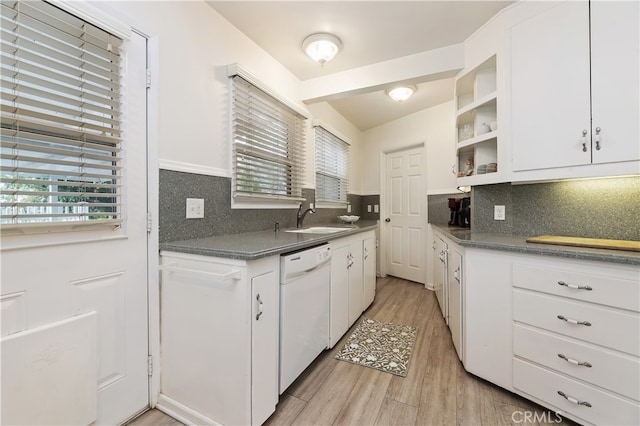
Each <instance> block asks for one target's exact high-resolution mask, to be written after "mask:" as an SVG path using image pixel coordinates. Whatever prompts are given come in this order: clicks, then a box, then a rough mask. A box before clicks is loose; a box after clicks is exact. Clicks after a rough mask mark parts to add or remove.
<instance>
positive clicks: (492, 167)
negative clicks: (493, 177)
mask: <svg viewBox="0 0 640 426" xmlns="http://www.w3.org/2000/svg"><path fill="white" fill-rule="evenodd" d="M497 171H498V164H497V163H489V164H481V165H479V166H478V169H477V170H476V173H477V174H479V175H484V174H486V173H495V172H497Z"/></svg>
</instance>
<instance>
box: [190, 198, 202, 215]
mask: <svg viewBox="0 0 640 426" xmlns="http://www.w3.org/2000/svg"><path fill="white" fill-rule="evenodd" d="M203 217H204V198H187V219H201V218H203Z"/></svg>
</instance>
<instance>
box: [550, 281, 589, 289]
mask: <svg viewBox="0 0 640 426" xmlns="http://www.w3.org/2000/svg"><path fill="white" fill-rule="evenodd" d="M558 285H561V286H564V287H568V288H573V289H575V290H587V291H591V290H593V288H592V287H591V286H588V285H576V284H568V283H566V282H564V281H558Z"/></svg>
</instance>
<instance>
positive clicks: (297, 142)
mask: <svg viewBox="0 0 640 426" xmlns="http://www.w3.org/2000/svg"><path fill="white" fill-rule="evenodd" d="M232 96H233V97H232V127H233V193H234V194H233V195H234V197H236V199H242V198H245V197H248V198H251V197H252V198H260V199H266V200H268V199H271V200H299V199H301V197H302V179H303V166H304V137H305V120H306V119H305V117H303V116H302V115H300V114H299V113H297V112H296V111H294V110H293V109H291V108H289V107H288V106H286V105H285V104H284V103H282V102H280V101H279V100H277V99H275V98H274V97H272V96H271V95H269V94H267V93H265V92H264V91H263V90H261V89H259V88H258V87H256V86H254V85H253V84H251V83H249V82H248V81H247V80H245V79H244V78H242V77H241V76H239V75H235V76H233V77H232Z"/></svg>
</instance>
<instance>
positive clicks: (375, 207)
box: [373, 204, 380, 213]
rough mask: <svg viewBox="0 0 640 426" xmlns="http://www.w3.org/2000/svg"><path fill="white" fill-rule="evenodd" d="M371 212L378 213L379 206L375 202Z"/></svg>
mask: <svg viewBox="0 0 640 426" xmlns="http://www.w3.org/2000/svg"><path fill="white" fill-rule="evenodd" d="M373 212H374V213H380V206H378V205H377V204H375V205H374V206H373Z"/></svg>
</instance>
